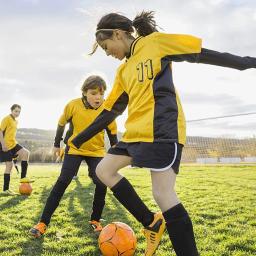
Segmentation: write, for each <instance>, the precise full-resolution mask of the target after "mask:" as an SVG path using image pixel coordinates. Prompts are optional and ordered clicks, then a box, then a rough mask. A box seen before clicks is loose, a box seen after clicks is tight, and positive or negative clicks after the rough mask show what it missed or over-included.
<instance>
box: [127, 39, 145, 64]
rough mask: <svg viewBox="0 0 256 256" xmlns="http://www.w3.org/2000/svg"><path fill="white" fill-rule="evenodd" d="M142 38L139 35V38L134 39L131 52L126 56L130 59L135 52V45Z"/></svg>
mask: <svg viewBox="0 0 256 256" xmlns="http://www.w3.org/2000/svg"><path fill="white" fill-rule="evenodd" d="M141 38H142V36H139V37H137V38H135V39H134V41H133V42H132V44H131V46H130V51H129V54H128V55H127V56H126V58H127V59H129V58H130V57H131V56H132V55H133V53H134V50H135V46H136V44H137V42H138V41H139V40H140V39H141Z"/></svg>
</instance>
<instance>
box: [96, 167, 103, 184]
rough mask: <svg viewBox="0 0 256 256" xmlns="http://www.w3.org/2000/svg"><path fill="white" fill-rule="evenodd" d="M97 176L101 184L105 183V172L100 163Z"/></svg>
mask: <svg viewBox="0 0 256 256" xmlns="http://www.w3.org/2000/svg"><path fill="white" fill-rule="evenodd" d="M95 174H96V178H97V179H99V180H100V181H101V182H104V179H105V175H104V171H103V168H102V166H101V164H100V163H99V164H98V165H97V167H96V171H95Z"/></svg>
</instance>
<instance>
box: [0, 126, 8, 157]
mask: <svg viewBox="0 0 256 256" xmlns="http://www.w3.org/2000/svg"><path fill="white" fill-rule="evenodd" d="M0 143H1V145H2V150H3V151H4V152H6V151H7V150H8V149H7V147H6V145H5V142H4V135H3V132H2V130H0Z"/></svg>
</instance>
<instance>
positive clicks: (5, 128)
mask: <svg viewBox="0 0 256 256" xmlns="http://www.w3.org/2000/svg"><path fill="white" fill-rule="evenodd" d="M17 124H18V122H17V120H16V119H15V118H14V117H13V116H12V115H8V116H6V117H5V118H3V120H2V122H1V128H0V129H1V131H2V132H3V135H4V142H5V144H6V147H7V148H8V150H10V149H12V148H14V147H15V146H16V144H17V141H16V133H17Z"/></svg>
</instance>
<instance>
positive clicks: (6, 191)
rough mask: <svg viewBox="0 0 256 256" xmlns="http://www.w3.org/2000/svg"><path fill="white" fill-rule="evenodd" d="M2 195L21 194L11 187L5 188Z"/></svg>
mask: <svg viewBox="0 0 256 256" xmlns="http://www.w3.org/2000/svg"><path fill="white" fill-rule="evenodd" d="M2 195H6V196H16V195H19V194H18V193H16V192H13V191H11V190H10V189H7V190H4V191H3V192H2Z"/></svg>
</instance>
